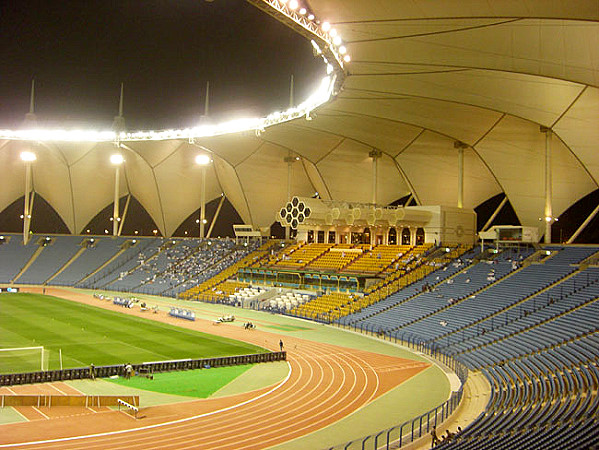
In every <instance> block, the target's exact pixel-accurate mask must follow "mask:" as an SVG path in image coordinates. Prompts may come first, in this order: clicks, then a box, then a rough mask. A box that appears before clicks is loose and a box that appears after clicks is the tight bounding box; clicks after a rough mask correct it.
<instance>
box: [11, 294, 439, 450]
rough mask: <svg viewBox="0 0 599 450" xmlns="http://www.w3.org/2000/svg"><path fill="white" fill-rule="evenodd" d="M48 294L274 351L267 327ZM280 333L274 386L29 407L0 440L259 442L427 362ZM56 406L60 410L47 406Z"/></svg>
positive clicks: (280, 437)
mask: <svg viewBox="0 0 599 450" xmlns="http://www.w3.org/2000/svg"><path fill="white" fill-rule="evenodd" d="M48 293H49V294H52V295H57V296H61V297H65V298H70V299H73V300H77V301H82V302H85V303H89V304H93V305H95V306H101V307H106V308H108V309H115V310H118V311H121V312H123V311H126V312H127V313H131V314H135V315H145V316H146V317H149V318H152V319H157V320H162V321H165V322H170V323H175V324H177V325H179V326H186V327H188V328H193V329H198V330H201V331H205V332H209V333H212V334H217V335H221V336H226V337H230V338H234V339H238V340H243V341H246V342H251V343H253V344H256V345H260V346H263V347H267V348H270V349H273V350H275V349H276V350H278V342H279V336H277V335H274V334H272V333H267V332H262V331H259V330H253V331H247V330H243V329H242V328H241V327H239V326H235V325H227V324H223V325H220V326H212V325H211V323H210V322H208V321H202V320H199V321H198V320H196V321H195V322H187V321H177V320H176V319H172V318H169V317H168V316H165V315H164V314H158V315H153V314H152V315H149V314H147V313H145V314H144V313H140V312H139V311H132V310H125V309H123V308H119V307H114V306H113V305H112V304H110V303H107V302H100V301H98V300H95V299H93V298H92V297H91V296H86V295H82V294H76V293H72V292H68V291H63V290H58V289H48ZM181 322H185V323H181ZM283 340H284V342H285V347H286V350H287V359H288V362H289V365H290V367H291V372H290V374H289V376H288V378H286V379H285V380H284V381H282V382H281V383H279V384H277V385H275V386H271V387H269V388H264V389H260V390H257V391H252V392H248V393H244V394H240V395H235V396H230V397H225V398H215V399H206V400H196V401H190V402H187V403H178V404H174V405H162V406H156V407H149V408H143V409H142V410H141V411H140V413H139V417H140V418H139V419H138V420H135V419H134V418H133V417H131V416H129V415H126V414H124V413H122V412H118V411H109V410H106V409H105V408H102V410H98V409H97V408H96V409H95V410H94V411H92V410H89V411H72V410H73V408H69V407H61V408H54V409H52V408H39V410H38V411H39V412H41V413H43V414H44V415H46V417H47V418H46V417H42V416H41V415H40V414H38V411H35V410H34V412H35V414H34V413H33V412H31V413H29V412H28V413H27V414H25V411H20V412H21V413H22V414H24V415H25V416H26V417H27V418H28V419H29V420H30V421H29V422H23V423H17V424H8V425H3V426H0V447H18V448H28V449H34V448H44V449H48V448H54V449H74V448H85V449H106V448H110V449H118V448H127V449H136V448H139V449H153V448H160V449H175V448H176V449H185V448H194V449H197V448H209V449H240V448H248V449H258V448H267V447H270V446H273V445H276V444H280V443H282V442H285V441H289V440H291V439H295V438H298V437H301V436H304V435H306V434H309V433H311V432H313V431H316V430H318V429H320V428H323V427H325V426H327V425H330V424H332V423H334V422H336V421H338V420H340V419H342V418H343V417H345V416H347V415H349V414H351V413H352V412H354V411H356V410H357V409H359V408H360V407H362V406H364V405H366V404H367V403H369V402H370V401H372V400H373V399H375V398H376V397H378V396H380V395H382V394H384V393H385V392H387V391H389V390H390V389H392V388H394V387H396V386H397V385H399V384H401V383H402V382H404V381H405V380H407V379H408V378H410V377H412V376H414V375H416V374H417V373H419V372H421V371H422V370H424V369H425V368H426V367H428V366H429V364H428V363H423V362H418V361H411V360H406V359H402V358H397V357H392V356H386V355H380V354H375V353H370V352H364V351H360V350H354V349H347V348H342V347H338V346H334V345H330V344H323V343H316V342H311V341H306V340H301V339H297V338H292V337H284V338H283ZM55 388H58V389H59V390H63V391H65V392H67V389H68V386H66V385H65V384H64V383H54V387H50V386H49V385H47V384H46V385H38V386H27V387H26V386H22V387H12V388H11V389H12V390H13V391H14V392H17V393H33V392H34V391H35V392H39V393H43V392H46V393H48V390H49V389H50V390H52V391H54V392H57V391H56V389H55ZM22 389H23V390H22ZM42 389H43V391H42ZM69 392H72V388H71V389H70V390H69ZM0 393H5V392H1V391H0ZM142 407H143V405H142ZM28 408H29V409H32V408H31V407H28ZM19 409H20V408H19ZM36 409H37V408H36ZM59 409H60V410H64V412H62V413H59V412H55V411H56V410H59ZM81 409H82V408H78V410H81ZM61 414H62V415H61ZM73 414H74V415H73ZM30 416H31V417H30ZM53 440H54V442H52V441H53Z"/></svg>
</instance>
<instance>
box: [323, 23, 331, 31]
mask: <svg viewBox="0 0 599 450" xmlns="http://www.w3.org/2000/svg"><path fill="white" fill-rule="evenodd" d="M330 29H331V24H330V23H329V22H323V23H322V31H324V32H325V33H326V32H327V31H329V30H330Z"/></svg>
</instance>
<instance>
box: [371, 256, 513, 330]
mask: <svg viewBox="0 0 599 450" xmlns="http://www.w3.org/2000/svg"><path fill="white" fill-rule="evenodd" d="M511 267H512V266H511V264H510V263H507V262H503V263H496V264H487V263H486V262H481V263H478V264H474V265H473V266H472V267H470V268H468V269H466V270H464V271H462V272H460V273H458V274H457V275H454V276H452V277H450V278H448V279H446V280H445V281H443V282H441V274H439V275H436V276H434V277H431V278H432V279H433V282H434V283H439V284H437V285H436V286H435V288H434V289H433V290H429V289H427V286H426V285H424V286H423V290H425V292H422V293H420V294H419V295H416V296H415V297H412V298H409V299H407V300H406V301H403V302H401V303H399V304H397V305H396V306H394V307H392V308H390V309H387V310H385V311H383V312H381V313H380V314H378V315H376V316H373V317H370V318H367V319H365V320H364V321H363V324H364V327H366V328H368V329H372V328H373V326H375V325H378V326H379V328H381V329H383V330H394V329H398V328H400V329H401V327H404V326H406V325H408V324H410V323H412V322H415V321H417V320H419V319H421V318H423V317H425V316H429V315H431V314H434V313H435V312H438V311H441V310H443V309H447V310H448V311H452V310H453V308H449V307H450V306H452V305H453V304H455V303H457V302H459V301H460V300H463V299H467V298H468V297H469V296H471V295H473V294H474V293H475V292H478V291H480V290H481V289H484V288H485V287H486V286H488V285H489V284H491V283H494V282H495V281H496V280H497V279H500V278H502V277H503V276H505V275H507V274H508V273H509V272H510V271H511V270H512V269H511ZM440 320H443V319H440ZM445 320H449V319H445ZM433 323H434V325H432V326H433V327H434V328H438V327H439V321H435V322H433ZM426 326H431V325H430V324H428V325H426Z"/></svg>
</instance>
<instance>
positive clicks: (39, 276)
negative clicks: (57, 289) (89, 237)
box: [14, 236, 81, 284]
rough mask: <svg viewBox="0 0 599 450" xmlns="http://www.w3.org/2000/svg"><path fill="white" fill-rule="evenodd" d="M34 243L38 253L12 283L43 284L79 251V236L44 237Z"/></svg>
mask: <svg viewBox="0 0 599 450" xmlns="http://www.w3.org/2000/svg"><path fill="white" fill-rule="evenodd" d="M34 241H36V243H37V245H38V246H39V250H40V251H39V253H37V256H36V257H35V260H33V261H31V265H29V266H28V267H27V269H26V270H25V271H24V272H23V273H22V274H21V276H19V278H18V279H16V280H15V281H14V282H15V283H18V284H45V283H46V281H48V279H49V278H50V277H52V275H54V274H55V273H57V272H58V271H59V270H60V269H61V268H62V267H63V266H64V265H65V264H66V263H67V262H68V261H69V260H70V259H71V258H73V257H74V256H75V254H76V253H77V251H78V250H80V249H81V247H80V246H79V244H80V243H81V237H80V236H52V237H50V236H46V237H40V238H38V239H34ZM32 259H33V256H32Z"/></svg>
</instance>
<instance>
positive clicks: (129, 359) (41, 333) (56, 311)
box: [0, 293, 267, 373]
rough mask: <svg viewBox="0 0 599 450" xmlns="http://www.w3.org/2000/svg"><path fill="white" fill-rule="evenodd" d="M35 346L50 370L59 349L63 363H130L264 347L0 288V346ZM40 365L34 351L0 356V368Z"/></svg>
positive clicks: (260, 350) (29, 368) (259, 350)
mask: <svg viewBox="0 0 599 450" xmlns="http://www.w3.org/2000/svg"><path fill="white" fill-rule="evenodd" d="M161 314H165V313H164V312H161ZM34 346H44V348H45V349H46V350H49V365H48V369H49V370H53V369H59V368H60V361H59V350H61V351H62V362H63V368H65V369H66V368H70V367H86V366H88V365H90V364H92V363H93V364H95V365H96V366H102V365H111V364H125V363H132V364H135V363H141V362H149V361H165V360H174V359H185V358H210V357H216V356H229V355H243V354H250V353H263V352H267V350H265V349H263V348H260V347H256V346H253V345H250V344H246V343H243V342H239V341H234V340H231V339H225V338H221V337H217V336H212V335H210V334H206V333H201V332H197V331H193V330H188V329H185V328H179V327H176V326H172V325H168V324H164V323H160V322H156V321H152V320H148V319H143V318H139V317H132V316H130V315H126V314H120V313H117V312H113V311H108V310H105V309H102V308H97V307H94V306H89V305H84V304H81V303H77V302H72V301H69V300H63V299H60V298H56V297H50V296H44V295H38V294H25V293H19V294H0V348H16V347H34ZM0 353H3V352H0ZM7 353H9V352H7ZM39 369H40V356H39V352H38V353H37V355H35V356H34V357H32V358H31V357H30V358H24V357H0V373H14V372H26V371H36V370H39Z"/></svg>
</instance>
